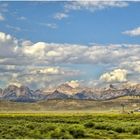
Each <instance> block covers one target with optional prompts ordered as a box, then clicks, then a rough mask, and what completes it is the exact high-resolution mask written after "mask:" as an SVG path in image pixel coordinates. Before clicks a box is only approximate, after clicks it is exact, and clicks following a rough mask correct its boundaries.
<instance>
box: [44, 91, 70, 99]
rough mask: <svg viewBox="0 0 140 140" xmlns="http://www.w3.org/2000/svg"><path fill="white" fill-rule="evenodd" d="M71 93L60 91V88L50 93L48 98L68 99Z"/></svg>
mask: <svg viewBox="0 0 140 140" xmlns="http://www.w3.org/2000/svg"><path fill="white" fill-rule="evenodd" d="M68 98H69V95H67V94H64V93H61V92H59V91H58V90H55V91H54V92H53V93H51V94H48V95H47V96H46V99H68Z"/></svg>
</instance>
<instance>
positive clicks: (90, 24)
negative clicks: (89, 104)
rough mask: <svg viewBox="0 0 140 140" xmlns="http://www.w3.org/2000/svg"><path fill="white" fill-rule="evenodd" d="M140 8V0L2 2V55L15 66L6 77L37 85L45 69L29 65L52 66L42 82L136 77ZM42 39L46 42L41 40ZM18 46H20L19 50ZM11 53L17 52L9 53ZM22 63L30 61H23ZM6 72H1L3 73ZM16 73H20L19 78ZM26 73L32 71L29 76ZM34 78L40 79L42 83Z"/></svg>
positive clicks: (3, 62)
mask: <svg viewBox="0 0 140 140" xmlns="http://www.w3.org/2000/svg"><path fill="white" fill-rule="evenodd" d="M139 13H140V2H127V1H75V2H74V1H70V2H66V1H64V2H59V1H57V2H49V1H46V2H33V1H32V2H27V1H25V2H0V32H1V39H0V41H1V42H0V49H1V53H0V54H1V56H0V57H1V58H3V59H2V60H1V61H0V66H1V69H6V70H7V69H9V70H7V73H6V72H5V73H4V74H5V75H6V76H5V77H6V78H5V79H3V81H2V82H1V83H5V84H9V79H13V80H12V81H11V82H13V83H16V82H19V83H20V82H21V81H22V82H23V81H24V82H23V83H22V84H25V85H26V84H29V85H30V86H31V87H33V86H32V85H35V87H36V86H37V82H38V81H37V78H38V77H39V75H38V77H37V75H36V76H35V75H33V74H32V73H28V72H25V71H27V69H32V70H34V69H37V70H38V69H39V70H40V69H43V70H44V71H45V70H46V71H45V72H43V70H42V73H41V72H40V74H42V75H43V74H46V76H47V78H48V81H47V80H46V81H45V79H40V80H42V81H41V82H40V83H41V85H39V86H45V85H46V84H47V85H51V84H52V83H54V81H56V84H59V81H60V82H66V81H67V80H68V81H69V80H78V81H79V82H80V81H82V82H83V81H86V83H88V82H87V81H90V82H89V83H92V84H93V85H96V84H97V83H102V82H126V81H129V80H130V81H133V82H134V78H133V77H135V75H136V74H137V75H138V74H139V71H140V70H139V68H138V67H139V55H138V54H137V52H139V46H140V45H139V44H140V28H139V27H140V15H139ZM8 34H9V35H10V37H11V38H10V41H9V40H8V39H7V40H4V42H3V39H2V37H3V36H5V38H6V36H7V35H8ZM13 40H16V42H17V43H13V42H12V41H13ZM9 42H12V43H13V44H14V45H15V46H14V45H13V46H10V45H9V44H8V45H9V48H10V50H8V49H9V48H7V51H9V52H7V53H6V51H5V50H4V49H5V48H3V47H6V46H7V43H9ZM39 42H43V43H44V44H39V45H36V44H37V43H39ZM45 43H46V44H45ZM34 46H35V47H34ZM16 47H18V49H15V48H16ZM95 48H97V49H95ZM12 49H13V50H16V51H17V50H18V51H17V52H16V53H15V52H14V53H15V54H13V50H12ZM73 51H75V52H73ZM100 52H101V53H100ZM124 52H125V53H124ZM4 53H6V54H5V55H4ZM9 54H10V55H12V57H10V58H9V57H6V55H8V56H9ZM17 54H18V55H17ZM3 55H4V56H3ZM13 57H14V58H13ZM14 59H15V60H14ZM17 59H19V62H18V64H17V62H16V60H17ZM23 60H24V62H23ZM28 60H29V61H31V60H32V61H31V62H28ZM26 61H27V62H28V63H29V64H27V62H26ZM35 61H36V62H35ZM130 61H132V63H131V66H130V64H129V62H130ZM20 63H21V64H20ZM22 63H25V64H23V65H24V66H20V65H22ZM10 66H13V68H12V67H10ZM29 66H30V67H29ZM31 66H32V68H31ZM134 66H136V68H135V69H134ZM3 67H4V68H3ZM7 67H9V68H7ZM40 67H41V68H40ZM49 68H52V69H50V70H48V71H49V72H48V71H47V69H49ZM53 68H54V69H53ZM17 69H20V70H21V71H20V73H18V72H16V71H17ZM55 70H56V73H57V72H58V74H56V73H55V72H54V71H55ZM50 71H51V72H52V71H53V72H52V73H51V72H50ZM62 71H64V72H62ZM59 72H60V73H59ZM48 73H49V74H51V76H50V75H49V74H48ZM66 73H67V74H68V75H67V74H66ZM4 74H2V72H1V78H3V76H4ZM14 74H15V75H16V74H17V76H15V77H16V78H15V77H14V76H13V75H14ZM22 75H27V76H29V75H30V76H31V77H30V79H28V78H25V77H24V79H23V78H21V77H22ZM48 75H49V76H48ZM118 75H119V77H121V78H119V77H118ZM31 79H36V80H34V81H36V83H34V82H33V80H31ZM29 81H30V82H29ZM136 81H139V79H136Z"/></svg>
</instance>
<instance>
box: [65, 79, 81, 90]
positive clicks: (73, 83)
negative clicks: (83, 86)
mask: <svg viewBox="0 0 140 140" xmlns="http://www.w3.org/2000/svg"><path fill="white" fill-rule="evenodd" d="M66 83H67V84H68V85H69V86H71V87H72V88H77V87H79V86H80V83H79V81H78V80H71V81H67V82H66Z"/></svg>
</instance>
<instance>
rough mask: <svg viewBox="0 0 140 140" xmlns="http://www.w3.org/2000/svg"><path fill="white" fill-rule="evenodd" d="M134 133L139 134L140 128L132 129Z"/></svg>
mask: <svg viewBox="0 0 140 140" xmlns="http://www.w3.org/2000/svg"><path fill="white" fill-rule="evenodd" d="M132 134H134V135H137V134H140V129H139V128H137V127H136V128H134V129H133V131H132Z"/></svg>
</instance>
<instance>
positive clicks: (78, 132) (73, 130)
mask: <svg viewBox="0 0 140 140" xmlns="http://www.w3.org/2000/svg"><path fill="white" fill-rule="evenodd" d="M69 133H70V134H71V135H72V136H73V137H74V138H84V137H85V130H84V128H82V127H80V126H73V127H70V128H69Z"/></svg>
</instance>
